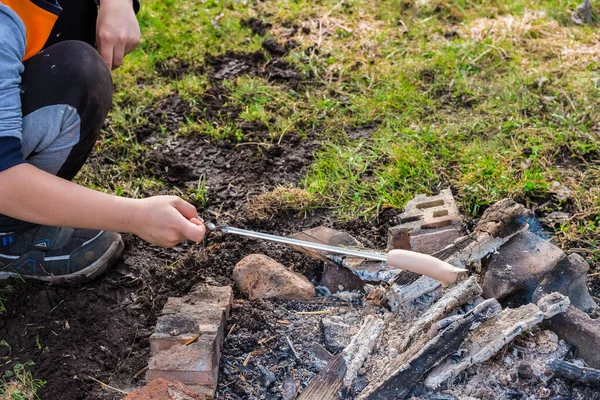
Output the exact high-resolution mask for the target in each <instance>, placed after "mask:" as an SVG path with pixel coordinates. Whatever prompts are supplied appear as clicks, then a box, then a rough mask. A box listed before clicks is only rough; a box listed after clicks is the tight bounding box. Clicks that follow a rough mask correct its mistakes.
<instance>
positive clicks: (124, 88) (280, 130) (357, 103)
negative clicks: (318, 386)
mask: <svg viewBox="0 0 600 400" xmlns="http://www.w3.org/2000/svg"><path fill="white" fill-rule="evenodd" d="M416 3H417V4H420V5H419V6H417V5H415V2H414V1H411V0H390V1H383V0H378V1H366V0H361V1H343V2H339V1H337V0H321V1H316V2H314V1H306V0H296V1H291V0H288V1H281V2H248V3H246V2H233V1H214V0H207V1H206V2H192V1H183V2H182V1H179V2H177V1H174V0H172V1H164V0H160V1H159V0H148V1H146V2H144V7H143V8H142V11H141V12H140V14H139V20H140V23H141V26H142V31H143V36H144V40H143V42H142V44H141V46H140V48H139V49H138V50H136V51H135V52H134V53H133V54H132V55H130V56H129V57H128V58H127V60H126V62H125V63H124V65H123V67H122V68H121V69H120V70H119V71H118V72H117V73H116V75H115V86H116V89H117V90H116V93H115V107H114V109H113V111H112V113H111V116H110V118H111V124H110V128H109V129H108V130H106V131H105V132H104V134H103V135H104V136H103V141H102V142H101V143H100V144H99V146H98V150H99V151H100V152H102V153H103V154H105V155H107V156H108V157H111V158H112V159H114V161H115V162H114V164H113V165H112V166H110V167H109V168H104V169H102V170H99V169H93V168H94V167H88V168H91V170H88V172H90V174H88V176H87V177H86V178H83V179H82V180H83V182H84V183H85V184H87V185H89V186H92V187H95V188H102V189H103V190H107V191H111V192H113V193H117V194H121V195H128V196H142V195H143V194H144V193H147V192H148V191H149V190H151V191H159V192H165V193H169V192H171V193H180V190H182V189H183V188H174V187H171V186H169V185H168V184H167V183H165V182H163V181H161V180H158V179H156V178H152V177H151V176H150V175H146V174H144V169H143V168H141V167H140V164H143V157H144V152H145V151H146V150H148V148H147V147H146V146H144V145H141V144H139V143H138V141H137V139H136V130H138V129H139V128H140V126H142V125H144V123H147V115H145V114H144V110H145V109H146V108H147V107H152V106H153V105H155V104H157V102H158V101H160V100H161V99H163V98H165V97H166V96H167V95H169V94H172V93H178V94H179V96H180V97H182V98H183V99H185V100H186V101H188V102H189V103H190V105H191V106H192V107H196V106H199V105H200V104H201V103H202V98H203V97H202V96H203V95H204V94H205V93H206V91H207V90H209V89H210V85H211V84H210V82H209V80H208V79H207V76H206V75H204V74H202V73H193V71H194V70H200V69H202V68H206V60H207V56H208V55H218V54H222V53H224V52H225V51H235V52H251V51H256V50H258V49H260V48H261V42H262V40H263V39H264V37H260V36H257V35H253V34H252V33H251V31H250V29H249V28H248V27H246V26H243V24H242V22H241V21H242V19H246V18H249V17H251V16H254V17H258V18H261V19H264V20H268V21H269V22H270V23H272V24H273V27H272V29H271V31H270V33H268V34H267V37H268V36H269V35H271V34H272V35H273V36H274V37H275V38H276V39H278V40H283V39H282V37H283V34H285V33H286V32H288V31H289V30H290V28H289V27H290V24H297V25H298V26H300V27H305V28H309V29H310V32H309V33H305V32H302V31H300V33H298V34H296V35H295V36H294V39H295V40H297V41H298V42H299V43H300V44H301V46H300V47H298V48H296V49H294V50H293V51H291V52H290V53H289V54H288V55H287V56H286V57H285V59H286V60H287V61H288V62H290V63H292V64H293V65H294V66H295V67H296V68H297V69H298V70H299V71H300V72H301V73H302V74H303V76H304V80H303V82H302V84H301V85H300V86H299V87H298V88H296V89H292V88H290V87H289V86H287V85H283V84H277V83H273V82H269V81H267V80H265V79H263V78H260V77H251V76H241V77H239V78H237V79H234V80H225V81H224V82H223V86H224V87H225V88H227V89H228V90H229V92H230V93H229V95H228V99H227V106H228V107H236V108H238V109H239V110H241V112H240V113H239V115H238V116H237V117H236V118H234V119H227V118H225V119H223V120H222V121H220V123H219V124H211V123H210V122H209V121H204V120H202V119H198V118H190V120H189V121H187V122H186V123H185V124H184V125H183V126H182V127H181V128H180V130H179V133H178V134H180V135H186V134H190V133H194V134H204V135H206V136H207V137H212V138H214V139H216V140H233V141H240V142H244V141H246V140H247V139H246V138H244V137H243V135H242V133H241V130H240V126H241V124H242V123H244V122H261V123H262V124H264V125H265V126H266V127H267V129H268V130H269V133H270V135H269V137H267V138H260V139H250V140H261V141H264V143H265V145H270V144H273V143H278V142H279V141H281V140H282V138H284V137H285V136H287V135H295V136H299V137H300V138H303V137H306V136H307V135H309V134H310V133H311V132H317V134H318V140H319V142H320V144H321V145H320V148H319V150H318V153H317V157H316V160H315V161H314V163H313V165H312V166H311V167H310V169H309V171H308V172H307V174H306V176H305V177H304V178H303V179H302V180H301V182H298V184H297V185H298V186H297V188H295V189H294V192H293V193H296V194H298V193H299V192H297V191H295V190H296V189H300V190H304V191H305V192H306V195H305V196H300V195H298V199H299V200H298V204H297V208H298V209H301V210H302V209H304V210H306V209H312V208H314V207H315V206H319V207H327V208H331V209H333V210H334V212H336V213H337V215H338V216H339V217H340V218H342V219H350V218H369V217H371V216H373V215H374V214H375V213H376V212H377V211H378V210H381V209H382V208H385V207H396V208H400V207H402V206H403V205H404V203H405V202H406V201H407V200H408V199H409V198H411V197H412V196H414V195H415V194H417V193H433V192H435V191H436V190H438V189H440V188H443V187H452V188H453V190H454V192H455V193H456V194H457V200H458V201H459V204H460V205H461V207H462V209H463V211H464V212H465V214H470V215H473V216H476V215H479V214H480V213H481V211H482V210H483V209H484V208H485V207H486V206H487V205H488V204H490V203H491V202H494V201H496V200H498V199H501V198H503V197H507V196H509V197H514V198H516V199H518V200H519V201H523V202H526V203H527V204H529V205H532V204H538V205H539V206H542V207H545V209H546V210H547V211H552V210H560V209H562V208H564V207H565V206H566V205H567V204H568V205H569V209H570V210H572V211H573V212H574V213H575V217H574V218H573V219H571V220H570V221H569V222H568V223H567V224H566V225H565V226H562V227H560V228H559V229H558V232H557V240H559V241H561V242H563V243H564V244H568V243H579V244H582V245H588V246H589V247H590V248H591V249H595V241H594V239H593V238H594V237H595V236H597V235H598V234H599V233H600V228H598V221H597V219H598V215H599V211H600V196H599V195H600V190H599V189H598V183H599V179H600V168H599V167H598V165H597V164H596V163H595V160H597V159H598V156H599V152H598V144H599V138H600V134H599V131H600V128H599V126H600V125H599V121H600V107H598V106H597V104H598V100H599V97H600V96H599V94H600V76H599V75H598V70H599V66H598V64H597V63H598V58H597V56H595V55H594V54H597V51H598V50H599V49H600V46H599V45H598V36H597V32H596V30H597V27H586V26H583V27H582V26H576V25H574V24H573V23H572V22H571V20H570V12H571V11H573V10H574V9H575V7H576V6H577V4H578V3H579V1H566V0H545V1H541V2H536V1H532V0H510V1H500V0H493V1H484V0H419V1H417V2H416ZM309 48H312V49H317V50H318V51H307V49H309ZM594 51H595V52H596V53H594ZM177 63H180V64H186V65H189V67H190V71H192V72H190V73H189V74H185V75H184V76H183V77H182V78H181V79H173V78H169V77H163V76H161V75H160V74H158V73H157V71H156V68H157V67H158V68H161V66H164V65H171V64H177ZM140 82H141V83H140ZM369 123H375V124H376V126H377V128H376V130H375V131H374V132H373V134H372V135H371V136H370V137H368V138H364V139H356V140H351V139H349V138H348V136H347V134H346V132H347V130H348V129H351V128H353V127H361V126H363V125H365V124H369ZM155 130H156V133H155V134H156V135H157V136H161V135H164V132H163V130H164V129H161V127H160V126H157V127H155ZM561 160H567V163H566V164H565V163H562V161H561ZM199 179H200V182H199V184H198V187H197V188H194V189H189V188H188V189H187V191H186V195H187V196H189V197H190V198H196V200H197V201H199V202H200V203H201V204H206V201H207V200H206V199H207V196H210V190H208V189H207V188H206V185H205V184H203V183H202V178H199ZM106 182H109V184H108V185H107V184H106ZM561 186H564V187H566V188H568V189H569V190H570V191H571V195H570V198H569V199H568V200H567V201H566V202H565V201H560V200H557V199H556V198H553V194H554V192H553V191H554V190H555V188H557V187H561ZM280 192H281V191H280ZM283 192H285V193H286V196H287V197H286V199H285V201H284V202H282V204H285V208H286V209H289V208H290V207H293V204H292V203H293V201H292V202H290V198H289V197H290V196H289V193H291V192H289V191H283ZM283 192H281V193H283ZM271 197H272V196H271ZM307 199H310V201H308V200H307ZM261 201H262V200H261ZM275 203H277V202H275ZM269 204H271V203H269ZM594 251H595V250H594Z"/></svg>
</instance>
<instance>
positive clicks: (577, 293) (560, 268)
mask: <svg viewBox="0 0 600 400" xmlns="http://www.w3.org/2000/svg"><path fill="white" fill-rule="evenodd" d="M589 269H590V266H589V264H588V263H587V261H585V259H584V258H583V257H581V256H580V255H579V254H571V255H569V256H568V257H566V258H563V259H561V260H560V261H559V262H558V264H556V267H554V268H553V269H552V271H550V272H549V273H548V274H547V275H546V276H545V277H544V279H543V280H542V281H541V282H540V284H539V285H538V287H537V288H536V290H535V292H534V294H533V301H534V302H537V301H538V300H539V299H540V298H541V297H543V296H544V295H546V294H548V293H552V292H559V293H561V294H563V295H565V296H567V297H569V300H570V301H571V304H572V305H574V306H575V307H577V308H579V309H580V310H581V311H584V312H586V313H587V312H591V311H593V310H594V309H595V308H597V307H598V305H597V304H596V302H595V301H594V299H593V298H592V296H591V295H590V293H589V291H588V287H587V273H588V271H589Z"/></svg>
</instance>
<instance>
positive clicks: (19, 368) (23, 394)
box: [0, 343, 46, 400]
mask: <svg viewBox="0 0 600 400" xmlns="http://www.w3.org/2000/svg"><path fill="white" fill-rule="evenodd" d="M0 345H3V344H2V343H0ZM31 365H32V363H28V364H26V365H24V364H15V365H14V367H13V369H12V370H8V371H6V372H5V373H4V375H3V376H2V378H1V379H0V399H3V400H39V396H38V395H37V390H38V389H40V388H41V387H43V386H44V385H45V384H46V382H44V381H42V380H39V379H34V378H33V377H32V376H31V372H29V371H28V370H27V367H30V366H31Z"/></svg>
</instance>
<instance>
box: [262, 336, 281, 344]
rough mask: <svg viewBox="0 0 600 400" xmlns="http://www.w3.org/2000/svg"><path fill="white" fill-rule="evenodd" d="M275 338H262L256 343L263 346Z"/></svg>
mask: <svg viewBox="0 0 600 400" xmlns="http://www.w3.org/2000/svg"><path fill="white" fill-rule="evenodd" d="M276 337H277V336H271V337H270V338H264V339H260V340H259V341H258V344H265V343H267V342H270V341H271V340H273V339H275V338H276Z"/></svg>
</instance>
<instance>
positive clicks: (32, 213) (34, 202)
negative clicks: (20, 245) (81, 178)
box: [0, 164, 205, 247]
mask: <svg viewBox="0 0 600 400" xmlns="http://www.w3.org/2000/svg"><path fill="white" fill-rule="evenodd" d="M0 214H5V215H8V216H10V217H13V218H18V219H21V220H25V221H28V222H33V223H36V224H42V225H52V226H68V227H71V228H87V229H101V230H107V231H116V232H129V233H133V234H136V235H138V236H139V237H141V238H142V239H144V240H146V241H148V242H150V243H152V244H157V245H161V246H167V247H171V246H175V245H176V244H177V243H179V242H181V241H183V240H187V239H189V240H193V241H196V242H200V241H201V240H202V239H203V238H204V233H205V228H204V225H202V224H199V225H198V224H196V223H194V222H190V220H191V219H192V218H198V212H197V211H196V209H195V207H194V206H192V205H191V204H189V203H187V202H186V201H184V200H182V199H180V198H179V197H176V196H156V197H150V198H147V199H141V200H136V199H127V198H123V197H117V196H113V195H109V194H106V193H101V192H97V191H94V190H91V189H88V188H85V187H82V186H79V185H77V184H75V183H73V182H70V181H67V180H64V179H61V178H58V177H56V176H54V175H51V174H48V173H46V172H44V171H42V170H40V169H38V168H36V167H34V166H32V165H29V164H19V165H16V166H14V167H12V168H9V169H7V170H4V171H2V172H0Z"/></svg>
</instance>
